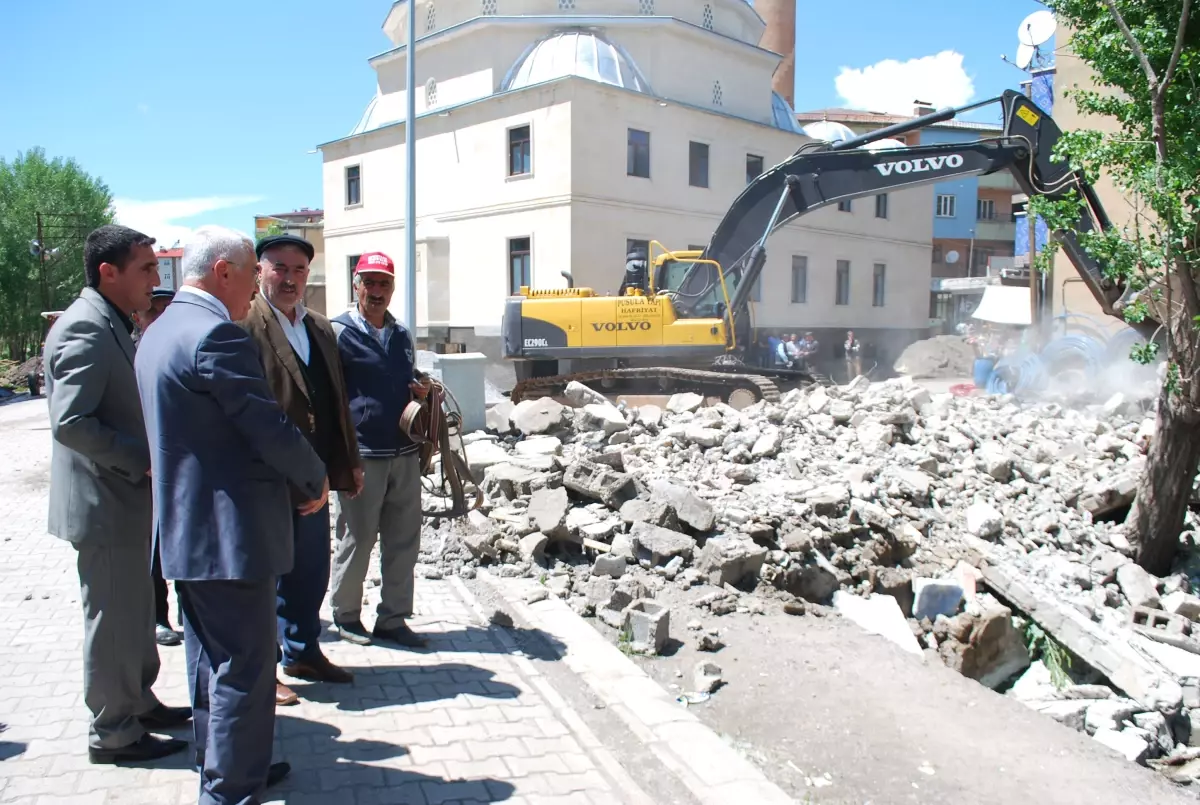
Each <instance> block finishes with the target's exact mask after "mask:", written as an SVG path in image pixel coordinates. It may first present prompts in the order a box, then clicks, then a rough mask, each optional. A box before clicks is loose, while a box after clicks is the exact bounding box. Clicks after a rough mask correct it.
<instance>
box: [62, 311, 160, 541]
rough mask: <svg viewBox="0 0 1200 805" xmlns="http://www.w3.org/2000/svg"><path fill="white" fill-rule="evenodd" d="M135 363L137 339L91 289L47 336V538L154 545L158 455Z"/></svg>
mask: <svg viewBox="0 0 1200 805" xmlns="http://www.w3.org/2000/svg"><path fill="white" fill-rule="evenodd" d="M133 355H134V345H133V339H132V338H130V336H129V333H128V332H127V331H126V330H125V327H124V325H123V324H122V323H121V321H120V320H119V319H118V318H117V316H116V314H115V313H114V312H113V311H112V310H111V309H110V308H109V306H108V303H107V302H106V301H105V300H104V297H103V296H101V295H100V293H99V292H98V291H95V290H93V289H91V288H84V289H83V291H82V292H81V293H80V295H79V298H78V299H76V300H75V301H74V302H72V303H71V306H70V307H68V308H67V310H66V312H65V313H63V315H62V316H61V317H60V318H59V319H58V321H56V322H55V323H54V326H53V327H52V328H50V333H49V335H47V336H46V348H45V352H44V355H43V365H44V366H45V373H46V400H47V402H49V404H50V432H51V434H52V435H53V437H54V442H53V448H52V455H51V461H50V513H49V519H48V523H47V530H48V531H49V532H50V533H51V534H53V535H54V536H56V537H61V538H62V539H65V540H66V541H67V542H72V543H86V544H88V545H130V544H138V543H140V542H143V541H145V542H147V543H148V542H149V539H150V529H151V516H152V505H153V504H152V501H151V491H150V479H149V478H148V477H147V476H146V472H147V471H148V470H149V469H150V450H149V447H148V445H147V443H146V423H145V420H144V419H143V417H142V403H141V400H140V399H139V397H138V388H137V380H136V379H135V377H134V373H133Z"/></svg>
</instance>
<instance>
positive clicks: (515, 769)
mask: <svg viewBox="0 0 1200 805" xmlns="http://www.w3.org/2000/svg"><path fill="white" fill-rule="evenodd" d="M49 445H50V437H49V432H48V427H47V423H46V414H45V403H44V401H39V400H35V401H31V402H27V403H18V404H13V405H6V406H2V407H0V723H3V724H4V725H5V728H4V730H3V732H0V803H21V805H50V804H51V803H53V804H54V805H100V804H101V803H103V804H104V805H112V804H115V803H128V804H130V805H133V804H134V803H147V804H149V803H155V804H156V805H164V804H169V803H192V802H195V801H196V795H197V778H196V775H195V773H194V772H193V771H191V770H190V769H188V768H187V767H186V760H187V758H188V757H189V756H190V752H185V753H183V754H181V755H178V756H176V757H174V758H170V759H168V760H166V761H162V762H161V763H159V764H156V765H155V767H154V768H137V769H135V768H114V767H109V766H92V765H89V764H88V762H87V755H86V745H87V720H86V716H87V711H86V709H85V707H84V705H83V695H82V636H83V630H82V625H81V620H82V619H81V614H80V607H79V589H78V582H77V578H76V575H75V567H74V551H73V550H72V548H71V547H70V546H68V545H66V544H65V543H63V542H61V541H59V540H57V539H54V538H52V537H49V536H47V535H46V533H45V517H46V485H47V481H48V476H47V473H48V467H49ZM417 599H418V604H417V608H418V613H417V618H416V619H415V620H414V626H415V628H417V629H419V630H421V631H423V632H426V633H428V634H430V636H431V637H432V645H431V648H430V650H429V651H427V652H423V653H413V652H406V651H398V650H392V649H388V648H385V647H382V646H368V647H360V646H354V645H350V644H347V643H343V642H337V641H333V642H329V643H328V644H327V650H328V654H329V656H330V657H331V658H332V659H333V660H334V661H335V662H337V663H339V664H342V665H345V666H347V667H349V668H351V669H352V670H354V672H355V674H356V675H357V679H356V681H355V683H354V684H353V685H352V686H333V685H307V684H304V683H299V682H297V683H296V685H295V688H296V689H297V691H298V692H299V693H300V695H301V698H302V702H301V704H300V705H298V706H294V707H286V708H280V709H279V711H278V719H277V728H276V741H275V756H276V759H280V760H287V761H289V762H290V763H291V764H292V767H293V772H292V775H291V776H290V777H289V778H288V780H287V781H286V782H285V783H284V784H282V785H281V786H279V787H278V788H277V789H275V790H272V791H271V792H270V793H269V796H268V799H267V801H269V802H286V803H289V805H303V804H304V803H320V804H321V805H342V803H347V804H348V805H349V804H353V805H373V804H375V803H379V804H380V805H383V803H406V805H436V804H438V803H444V804H445V805H474V804H475V803H487V802H505V803H510V804H511V805H550V804H551V803H564V804H566V803H570V805H588V804H589V803H594V805H618V804H620V803H637V804H638V805H643V803H648V802H650V800H649V798H648V797H646V795H645V794H644V793H643V792H642V790H641V789H639V788H638V786H637V784H636V783H635V782H634V781H633V779H632V778H631V777H630V776H629V775H628V774H626V773H625V772H624V771H623V770H622V768H621V766H620V765H619V764H618V763H617V761H616V760H615V756H614V755H613V754H611V753H610V752H609V751H608V750H606V749H605V748H604V746H602V745H601V744H600V742H599V741H598V740H597V739H596V737H595V735H594V734H592V733H591V732H590V730H589V729H588V727H587V726H586V725H585V724H584V723H583V721H582V720H581V719H580V718H579V717H578V715H577V714H575V713H574V712H573V711H572V710H571V709H570V708H569V707H568V706H567V705H566V703H565V702H564V700H563V699H562V697H560V696H559V695H558V694H557V692H556V691H555V689H554V688H553V687H552V686H551V685H550V684H549V683H548V682H547V680H546V678H545V677H544V676H542V675H541V674H540V673H539V672H538V671H537V669H536V668H535V667H534V664H533V663H532V662H530V660H529V659H528V657H527V656H526V653H529V654H533V655H534V656H544V655H545V653H549V654H550V655H551V656H553V655H554V654H555V653H556V652H561V651H562V646H561V644H559V643H557V642H556V641H555V640H554V639H552V638H546V637H544V636H541V635H538V634H534V633H532V632H529V631H528V630H522V629H520V628H517V629H512V630H499V629H495V628H492V629H489V628H486V627H485V624H484V623H483V621H482V618H481V617H480V615H481V613H480V612H479V611H478V610H477V608H476V606H475V604H474V600H473V599H472V598H471V596H470V594H469V593H468V592H467V590H466V588H465V587H464V586H463V585H462V584H460V583H457V582H455V581H453V580H424V579H422V580H420V581H419V582H418V585H417ZM175 614H176V603H175V600H174V597H173V596H172V615H173V617H174V616H175ZM326 617H327V618H328V612H326ZM160 655H161V657H162V660H163V668H162V673H161V674H160V677H159V684H158V685H157V688H156V690H157V691H158V693H159V695H160V697H161V698H162V699H163V700H164V701H166V702H167V703H168V704H184V703H186V701H187V686H186V679H185V676H184V653H183V648H182V647H173V648H162V649H160ZM182 736H183V737H189V738H190V731H185V732H184V733H183V734H182Z"/></svg>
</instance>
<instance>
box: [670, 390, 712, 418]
mask: <svg viewBox="0 0 1200 805" xmlns="http://www.w3.org/2000/svg"><path fill="white" fill-rule="evenodd" d="M703 404H704V398H703V397H701V396H700V395H699V394H693V393H692V392H690V391H688V392H684V393H683V394H672V395H671V399H669V400H667V410H668V411H670V412H671V413H672V414H685V413H690V412H692V411H695V410H696V409H697V408H699V407H700V406H701V405H703Z"/></svg>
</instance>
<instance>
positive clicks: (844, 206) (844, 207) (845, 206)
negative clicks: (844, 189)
mask: <svg viewBox="0 0 1200 805" xmlns="http://www.w3.org/2000/svg"><path fill="white" fill-rule="evenodd" d="M838 211H839V212H854V209H853V208H852V207H851V206H850V199H846V200H845V201H839V202H838Z"/></svg>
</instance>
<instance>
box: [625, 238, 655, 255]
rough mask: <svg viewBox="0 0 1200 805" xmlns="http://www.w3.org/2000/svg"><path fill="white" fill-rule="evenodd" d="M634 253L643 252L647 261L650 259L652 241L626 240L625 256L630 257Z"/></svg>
mask: <svg viewBox="0 0 1200 805" xmlns="http://www.w3.org/2000/svg"><path fill="white" fill-rule="evenodd" d="M634 252H641V253H642V254H643V255H644V256H645V258H646V259H647V260H649V259H650V241H648V240H634V239H632V238H627V239H626V240H625V255H626V256H629V255H631V254H633V253H634Z"/></svg>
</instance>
